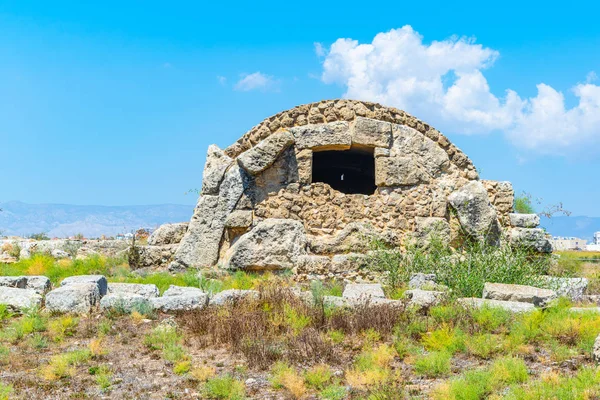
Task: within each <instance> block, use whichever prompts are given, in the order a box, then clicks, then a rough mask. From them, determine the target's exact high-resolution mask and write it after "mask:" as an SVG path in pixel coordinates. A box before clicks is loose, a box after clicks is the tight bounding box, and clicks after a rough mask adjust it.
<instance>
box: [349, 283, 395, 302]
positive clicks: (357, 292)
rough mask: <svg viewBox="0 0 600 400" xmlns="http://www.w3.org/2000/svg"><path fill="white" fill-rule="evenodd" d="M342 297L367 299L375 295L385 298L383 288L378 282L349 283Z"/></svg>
mask: <svg viewBox="0 0 600 400" xmlns="http://www.w3.org/2000/svg"><path fill="white" fill-rule="evenodd" d="M342 297H343V298H344V299H346V300H359V299H362V300H366V299H370V298H374V297H379V298H382V299H383V298H385V293H384V292H383V288H382V287H381V285H380V284H378V283H349V284H347V285H346V287H345V288H344V293H343V294H342Z"/></svg>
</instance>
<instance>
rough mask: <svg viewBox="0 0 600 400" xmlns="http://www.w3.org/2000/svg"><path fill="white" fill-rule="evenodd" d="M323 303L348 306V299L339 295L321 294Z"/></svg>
mask: <svg viewBox="0 0 600 400" xmlns="http://www.w3.org/2000/svg"><path fill="white" fill-rule="evenodd" d="M323 305H324V306H325V307H336V308H337V307H349V306H350V303H349V302H348V299H345V298H343V297H339V296H323Z"/></svg>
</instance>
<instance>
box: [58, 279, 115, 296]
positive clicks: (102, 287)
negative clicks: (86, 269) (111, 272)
mask: <svg viewBox="0 0 600 400" xmlns="http://www.w3.org/2000/svg"><path fill="white" fill-rule="evenodd" d="M77 283H93V284H94V285H96V286H98V293H99V294H100V296H104V295H105V294H106V293H107V291H108V282H107V281H106V278H105V277H104V275H76V276H69V277H68V278H65V279H63V281H62V282H61V283H60V286H66V285H73V284H77Z"/></svg>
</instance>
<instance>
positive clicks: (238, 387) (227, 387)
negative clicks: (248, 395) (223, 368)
mask: <svg viewBox="0 0 600 400" xmlns="http://www.w3.org/2000/svg"><path fill="white" fill-rule="evenodd" d="M204 394H205V396H206V397H207V398H209V399H219V400H221V399H222V400H242V399H243V398H244V396H245V388H244V384H243V383H242V382H240V381H238V380H236V379H234V378H233V377H231V376H230V375H224V376H221V377H216V378H210V379H209V380H208V381H206V383H205V384H204Z"/></svg>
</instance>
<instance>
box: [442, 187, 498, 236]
mask: <svg viewBox="0 0 600 400" xmlns="http://www.w3.org/2000/svg"><path fill="white" fill-rule="evenodd" d="M448 202H449V203H450V205H451V206H452V208H453V209H454V210H455V211H456V214H457V216H458V220H459V222H460V225H461V226H462V227H463V228H464V230H465V232H466V233H467V234H469V235H470V236H472V237H473V238H475V239H478V240H486V241H487V242H488V243H490V244H498V243H499V240H500V232H501V229H500V225H499V223H498V215H497V213H496V210H495V209H494V207H492V205H491V204H490V199H489V197H488V192H487V190H486V189H485V187H484V186H483V184H482V183H481V182H480V181H471V182H469V183H467V184H466V185H464V186H463V187H462V188H460V189H459V190H457V191H455V192H453V193H452V194H450V196H448Z"/></svg>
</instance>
